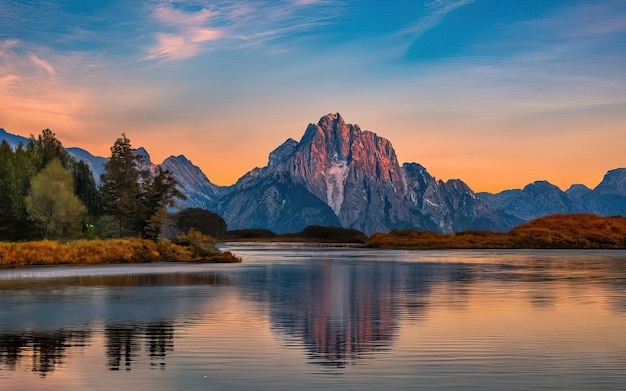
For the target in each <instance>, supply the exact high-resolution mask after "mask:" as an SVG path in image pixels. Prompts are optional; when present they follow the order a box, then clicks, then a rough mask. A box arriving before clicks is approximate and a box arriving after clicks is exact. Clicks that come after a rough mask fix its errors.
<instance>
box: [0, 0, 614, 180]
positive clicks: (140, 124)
mask: <svg viewBox="0 0 626 391" xmlns="http://www.w3.org/2000/svg"><path fill="white" fill-rule="evenodd" d="M624 69H626V2H624V1H574V0H570V1H559V0H551V1H532V0H526V1H506V2H504V1H500V0H428V1H398V0H396V1H393V2H381V1H373V0H372V1H368V0H360V1H357V0H354V1H347V0H346V1H341V0H339V1H325V0H276V1H264V0H256V1H252V0H242V1H210V0H199V1H117V0H112V1H94V2H88V1H78V0H75V1H62V0H60V1H38V0H30V1H23V0H21V1H15V0H4V1H3V2H2V3H0V100H1V101H2V102H3V104H2V105H0V127H4V128H5V129H7V130H8V131H9V132H13V133H18V134H22V135H28V134H31V133H38V132H39V131H40V130H41V129H44V128H51V129H52V130H53V131H54V132H55V133H57V135H58V136H59V137H60V138H61V140H62V141H63V142H64V144H65V145H67V146H74V145H76V146H81V147H84V148H86V149H89V150H90V151H92V152H94V153H97V154H100V155H106V154H107V153H108V148H109V147H110V146H111V144H112V143H113V141H114V140H115V138H116V137H118V136H119V135H120V134H121V133H122V132H126V134H127V135H128V136H129V137H130V138H131V141H132V142H133V145H135V146H139V145H142V146H144V147H146V149H148V151H149V152H150V153H151V154H152V156H153V160H155V161H156V162H160V161H161V160H163V159H164V158H166V157H167V156H169V155H178V154H184V155H186V156H187V157H188V158H190V159H191V160H192V161H193V162H194V163H195V164H197V165H199V166H200V167H201V168H202V169H203V171H204V172H205V173H206V174H207V175H208V177H209V178H210V179H211V180H213V181H215V182H217V183H219V184H224V185H226V184H231V183H233V182H235V180H236V179H237V178H238V177H239V176H241V175H243V174H244V173H245V172H246V171H247V170H249V169H251V168H252V167H254V166H263V165H265V164H266V161H267V155H268V153H269V152H270V151H271V150H272V149H273V148H275V147H276V146H278V145H279V144H281V143H282V142H283V141H284V140H285V139H286V138H288V137H292V138H296V139H299V137H300V136H301V135H302V133H303V131H304V129H305V128H306V125H307V124H308V123H309V122H316V121H317V120H318V119H319V117H321V116H322V115H324V114H326V113H330V112H340V113H341V114H342V115H343V116H344V118H345V119H346V121H348V122H350V123H358V124H359V125H360V126H361V127H362V128H363V129H369V130H372V131H374V132H377V133H378V134H379V135H380V136H382V137H385V138H388V139H390V140H391V141H392V143H393V144H394V147H395V148H396V151H397V153H398V157H399V159H400V161H402V162H404V161H408V162H418V163H421V164H423V165H424V166H426V168H427V169H428V170H429V172H430V173H431V174H433V175H434V176H436V177H439V178H443V179H447V178H461V179H463V180H465V181H466V182H467V183H468V184H469V185H470V186H471V187H472V188H473V189H475V190H477V191H481V190H491V191H496V190H502V189H506V188H513V187H521V186H524V185H525V184H526V183H528V182H530V181H533V180H538V179H547V180H550V181H551V182H553V183H555V184H557V185H559V186H561V187H562V188H567V187H568V186H569V185H570V184H572V183H575V182H583V183H586V184H587V185H589V186H595V185H596V184H597V183H598V182H599V181H600V180H601V178H602V175H603V174H604V173H605V172H606V171H607V170H609V169H612V168H617V167H624V166H626V161H625V160H626V159H625V158H624V151H625V150H626V72H624Z"/></svg>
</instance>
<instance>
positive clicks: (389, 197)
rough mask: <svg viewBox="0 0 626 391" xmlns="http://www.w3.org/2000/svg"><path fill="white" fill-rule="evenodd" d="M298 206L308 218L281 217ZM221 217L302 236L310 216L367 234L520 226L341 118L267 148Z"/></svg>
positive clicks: (229, 196)
mask: <svg viewBox="0 0 626 391" xmlns="http://www.w3.org/2000/svg"><path fill="white" fill-rule="evenodd" d="M293 192H297V193H298V197H294V194H293ZM296 205H298V208H306V210H307V212H306V215H305V216H303V215H298V218H290V219H289V221H288V222H286V221H284V220H282V219H279V216H283V215H285V214H287V211H292V210H294V208H295V207H296ZM244 211H245V212H244ZM218 213H220V214H221V215H222V216H224V218H225V220H226V221H227V223H228V224H229V227H230V228H231V229H237V228H251V227H254V228H267V229H270V230H272V231H274V232H278V233H281V232H296V231H299V230H301V229H302V228H303V226H304V225H306V224H304V223H303V220H302V219H303V218H306V221H311V219H312V217H314V216H318V218H319V219H321V220H323V221H321V222H316V223H315V224H317V225H338V226H342V227H345V228H355V229H358V230H360V231H363V232H365V233H367V234H371V233H373V232H376V231H390V230H392V229H398V228H417V229H429V230H436V231H442V232H453V231H458V230H464V229H486V228H491V229H496V230H504V229H507V228H509V227H510V226H511V224H512V220H514V221H516V222H517V220H516V219H512V218H511V217H510V216H505V215H504V214H501V213H494V212H493V211H492V210H490V209H489V207H488V206H487V204H486V203H485V202H483V201H482V200H480V199H478V198H477V197H476V195H475V194H474V192H473V191H472V190H471V189H470V188H469V187H468V186H467V185H465V184H464V183H463V182H462V181H460V180H452V181H448V182H442V181H437V180H436V179H435V178H434V177H432V176H431V175H430V174H428V172H427V171H426V170H425V169H424V168H423V167H422V166H420V165H418V164H414V163H413V164H405V165H403V166H400V165H399V163H398V159H397V157H396V153H395V150H394V149H393V146H392V145H391V142H389V140H387V139H385V138H382V137H379V136H378V135H376V134H375V133H373V132H371V131H368V130H361V129H360V127H359V126H358V125H352V124H347V123H346V122H345V121H344V119H343V118H342V117H341V115H340V114H328V115H326V116H324V117H322V118H321V119H320V120H319V122H318V123H317V124H309V125H308V127H307V128H306V130H305V132H304V135H303V136H302V138H301V140H300V141H299V142H296V141H295V140H293V139H288V140H287V141H285V142H284V143H283V144H282V145H280V146H279V147H278V148H276V149H275V150H274V151H272V152H271V153H270V155H269V159H268V165H267V166H265V167H263V168H256V169H254V170H252V171H250V172H249V173H248V174H246V175H245V176H244V177H242V178H241V179H240V180H239V181H238V182H237V183H236V184H235V185H234V186H232V187H231V188H230V189H229V190H228V191H227V194H226V195H225V196H224V199H223V200H222V201H220V203H219V204H218ZM289 213H291V212H289ZM289 215H290V214H289ZM333 215H334V216H333ZM233 224H234V225H233ZM311 224H313V223H312V222H311Z"/></svg>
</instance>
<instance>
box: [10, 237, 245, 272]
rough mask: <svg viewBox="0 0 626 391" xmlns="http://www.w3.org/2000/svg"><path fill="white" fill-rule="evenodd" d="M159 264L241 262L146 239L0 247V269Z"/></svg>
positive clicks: (227, 254)
mask: <svg viewBox="0 0 626 391" xmlns="http://www.w3.org/2000/svg"><path fill="white" fill-rule="evenodd" d="M159 261H183V262H191V261H200V262H241V259H240V258H238V257H236V256H234V255H232V254H230V253H220V254H212V255H211V256H206V257H198V256H196V257H194V256H192V252H191V250H190V249H189V248H188V247H186V246H182V245H178V244H174V243H172V242H170V241H168V240H162V241H160V242H158V243H156V242H153V241H150V240H145V239H111V240H77V241H72V242H67V243H59V242H56V241H50V240H44V241H39V242H24V243H6V242H3V243H0V265H14V266H24V265H60V264H76V265H88V264H114V263H146V262H159Z"/></svg>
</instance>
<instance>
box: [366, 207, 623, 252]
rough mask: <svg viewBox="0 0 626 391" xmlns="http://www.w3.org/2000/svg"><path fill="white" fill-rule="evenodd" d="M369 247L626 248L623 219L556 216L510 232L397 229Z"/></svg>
mask: <svg viewBox="0 0 626 391" xmlns="http://www.w3.org/2000/svg"><path fill="white" fill-rule="evenodd" d="M366 247H370V248H403V249H424V250H428V249H531V248H537V249H541V248H546V249H559V248H562V249H617V248H621V249H623V248H626V217H623V216H612V217H600V216H597V215H594V214H556V215H551V216H546V217H542V218H538V219H535V220H531V221H528V222H526V223H524V224H521V225H519V226H518V227H516V228H514V229H512V230H510V231H509V232H490V231H463V232H457V233H456V234H443V233H438V232H428V231H412V230H402V231H399V230H396V231H391V232H389V233H376V234H374V235H372V236H371V237H370V239H369V240H368V241H367V243H366Z"/></svg>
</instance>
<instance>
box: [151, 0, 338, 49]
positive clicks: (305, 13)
mask: <svg viewBox="0 0 626 391" xmlns="http://www.w3.org/2000/svg"><path fill="white" fill-rule="evenodd" d="M329 4H330V3H329V1H328V0H282V1H269V0H258V1H239V2H231V1H219V0H218V1H211V2H204V3H203V2H194V3H186V2H184V1H183V2H173V1H169V0H168V1H161V2H159V3H156V4H155V5H154V8H153V9H152V10H151V18H152V20H153V21H155V22H157V26H158V30H157V31H156V32H155V33H154V35H153V39H154V41H153V44H152V45H151V46H150V47H149V48H148V50H147V51H148V54H147V56H146V57H145V59H146V60H162V61H172V60H183V59H188V58H191V57H194V56H196V55H199V54H202V53H204V52H206V51H207V50H210V49H211V48H215V47H219V46H218V45H220V44H223V45H224V46H225V47H228V48H233V47H239V48H243V47H251V46H255V45H260V44H263V43H266V42H268V41H272V40H276V39H278V38H282V37H287V36H289V35H292V34H295V33H298V32H302V31H307V30H310V29H313V28H314V27H315V26H319V25H320V24H321V23H324V22H325V21H327V20H328V19H330V18H334V17H337V16H338V15H339V12H338V10H339V9H340V7H338V6H337V3H336V2H335V3H333V10H332V12H331V11H329V10H327V9H326V8H327V7H325V6H327V5H329ZM322 6H324V7H322ZM312 10H315V11H317V12H312ZM268 52H274V53H277V52H284V49H279V50H277V49H276V48H274V49H268Z"/></svg>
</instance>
